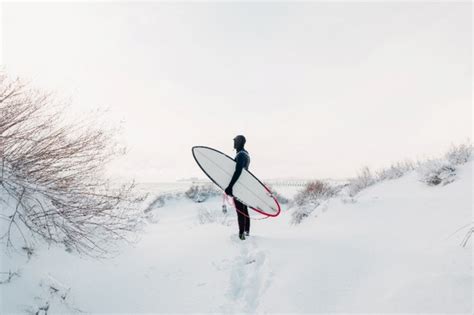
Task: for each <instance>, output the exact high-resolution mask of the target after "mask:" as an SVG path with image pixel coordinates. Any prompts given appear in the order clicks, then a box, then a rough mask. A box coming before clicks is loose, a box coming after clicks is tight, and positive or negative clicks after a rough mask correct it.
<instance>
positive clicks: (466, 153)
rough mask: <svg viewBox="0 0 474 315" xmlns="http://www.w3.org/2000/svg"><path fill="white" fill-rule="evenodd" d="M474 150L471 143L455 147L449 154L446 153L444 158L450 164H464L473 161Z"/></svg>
mask: <svg viewBox="0 0 474 315" xmlns="http://www.w3.org/2000/svg"><path fill="white" fill-rule="evenodd" d="M472 149H473V147H472V143H471V142H468V143H464V144H460V145H453V146H451V148H450V149H449V150H448V152H446V154H445V156H444V157H445V159H446V160H447V161H448V162H449V163H451V164H453V165H459V164H464V163H466V162H468V161H470V160H471V158H472Z"/></svg>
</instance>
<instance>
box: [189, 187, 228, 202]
mask: <svg viewBox="0 0 474 315" xmlns="http://www.w3.org/2000/svg"><path fill="white" fill-rule="evenodd" d="M184 194H185V195H186V197H188V198H189V199H191V200H193V201H194V202H203V201H206V200H207V199H209V198H211V197H215V196H219V195H221V194H222V192H221V191H220V190H217V189H216V188H215V187H214V185H213V184H205V185H196V184H193V185H192V186H191V187H189V189H188V190H187V191H186V192H185V193H184Z"/></svg>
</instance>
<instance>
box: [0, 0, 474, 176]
mask: <svg viewBox="0 0 474 315" xmlns="http://www.w3.org/2000/svg"><path fill="white" fill-rule="evenodd" d="M2 6H3V10H2V11H3V12H2V31H3V33H2V40H1V43H2V48H3V51H2V57H3V60H2V64H4V65H5V67H6V70H7V71H8V72H9V73H10V74H12V75H19V76H21V77H23V78H26V79H30V80H31V81H32V83H33V84H34V85H36V86H40V87H44V88H47V89H50V90H54V91H58V92H59V93H61V94H62V95H64V96H66V97H71V98H72V99H73V106H74V109H75V110H77V111H78V112H79V113H80V112H87V111H89V110H90V109H93V108H109V109H110V111H109V113H108V115H109V116H108V118H109V119H110V121H111V122H116V123H118V122H119V121H121V120H123V121H125V123H124V127H125V129H124V132H123V133H122V136H121V138H120V140H121V141H122V142H123V143H125V144H126V145H127V146H128V148H129V153H128V155H127V156H126V158H123V159H121V160H120V161H118V162H117V163H114V164H113V165H112V166H111V172H112V173H113V174H114V175H117V176H125V177H134V178H136V179H137V180H139V181H168V180H173V179H176V178H182V177H191V176H200V177H202V174H201V171H200V169H199V168H198V167H197V165H195V162H194V160H193V158H192V155H191V147H192V146H193V145H207V146H211V147H215V148H217V149H220V150H222V151H224V152H226V153H227V154H230V155H233V151H232V145H233V142H232V139H233V137H234V136H235V135H236V134H244V135H245V136H246V137H247V149H248V150H249V152H250V154H251V157H252V164H251V170H252V172H253V173H254V174H255V175H257V176H258V177H260V178H276V177H304V178H308V177H310V178H326V177H332V178H337V177H347V176H353V175H355V173H356V172H357V171H358V170H359V169H360V168H361V167H362V166H364V165H368V166H371V167H376V168H377V167H381V166H388V165H389V164H390V163H391V162H395V161H398V160H403V159H405V158H423V157H429V156H433V155H437V154H440V153H442V152H443V151H444V150H446V149H447V148H448V147H449V146H450V144H451V143H459V142H463V141H465V140H466V139H467V138H468V137H471V135H472V119H473V116H472V88H473V86H472V4H471V3H470V2H465V3H449V2H445V3H427V2H421V3H411V2H398V3H390V2H379V3H374V2H372V3H371V2H368V3H357V2H356V3H353V2H346V3H344V2H339V3H330V2H312V3H311V2H307V3H293V4H291V3H278V4H275V3H269V2H266V3H252V2H241V3H237V2H236V3H218V4H216V3H210V2H200V3H177V2H168V3H164V2H161V3H159V2H155V3H153V2H144V3H132V2H130V3H127V2H121V3H93V2H90V3H57V2H56V3H48V4H42V3H34V4H32V3H23V4H21V3H20V4H18V3H7V4H5V3H4V4H3V5H2Z"/></svg>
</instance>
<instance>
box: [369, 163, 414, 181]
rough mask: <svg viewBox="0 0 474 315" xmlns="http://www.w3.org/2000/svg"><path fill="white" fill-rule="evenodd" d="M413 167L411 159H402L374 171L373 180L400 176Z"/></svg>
mask: <svg viewBox="0 0 474 315" xmlns="http://www.w3.org/2000/svg"><path fill="white" fill-rule="evenodd" d="M414 169H415V165H414V163H413V162H411V161H403V162H397V163H395V164H392V166H390V167H389V168H384V169H381V170H379V171H377V172H376V178H375V181H376V182H379V181H383V180H390V179H396V178H400V177H402V176H403V175H405V174H406V173H408V172H410V171H413V170H414Z"/></svg>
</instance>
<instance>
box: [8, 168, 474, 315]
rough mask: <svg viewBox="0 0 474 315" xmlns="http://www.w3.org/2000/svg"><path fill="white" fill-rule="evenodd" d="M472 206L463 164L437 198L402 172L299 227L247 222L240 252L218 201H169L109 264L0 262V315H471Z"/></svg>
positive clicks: (51, 254) (53, 259)
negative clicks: (245, 314) (81, 314)
mask: <svg viewBox="0 0 474 315" xmlns="http://www.w3.org/2000/svg"><path fill="white" fill-rule="evenodd" d="M282 192H283V194H284V191H282ZM472 194H473V188H472V162H469V163H467V164H464V165H460V166H459V167H458V170H457V172H456V178H455V180H454V181H453V182H451V183H449V184H447V185H445V186H434V187H431V186H428V185H426V184H425V183H422V182H420V181H419V179H418V177H417V174H416V173H415V172H410V173H408V174H406V175H404V176H402V177H401V178H398V179H395V180H387V181H383V182H381V183H378V184H375V185H373V186H371V187H368V188H366V189H364V190H362V191H361V192H359V193H358V194H357V195H356V196H355V200H347V199H344V198H334V199H330V200H328V201H327V202H325V203H324V204H323V205H321V206H319V207H318V209H317V210H316V211H314V212H313V213H312V214H311V216H310V217H308V218H306V220H304V221H303V222H302V223H301V224H299V225H292V224H290V222H291V213H292V211H294V210H293V209H284V211H283V212H282V214H281V215H280V216H279V217H277V218H275V219H272V218H270V219H267V220H261V221H252V226H251V236H250V238H248V239H247V240H245V241H240V240H239V239H238V238H237V226H236V225H237V222H236V218H235V213H234V212H233V211H232V210H231V211H230V212H228V213H227V215H224V214H222V212H221V205H222V198H221V197H214V198H211V199H209V200H207V201H206V202H203V203H194V202H192V201H191V200H188V199H185V198H182V199H177V200H168V201H166V203H165V205H164V206H162V207H159V208H155V209H153V210H152V211H151V212H150V215H151V216H152V220H150V223H149V224H148V225H147V227H146V229H145V231H144V232H143V234H142V236H141V239H140V241H139V242H138V243H137V244H135V245H134V246H130V245H128V244H124V245H123V246H122V251H121V253H120V254H119V255H117V256H116V257H114V258H111V259H107V260H100V261H97V260H93V259H91V258H83V257H78V256H77V255H76V254H72V253H68V252H66V251H65V250H64V249H61V248H56V247H52V248H49V249H48V248H46V247H43V248H37V249H36V250H35V253H34V255H33V256H32V257H31V259H30V260H29V261H28V260H27V259H26V258H25V257H23V256H19V255H18V254H15V253H13V254H11V255H5V254H4V252H2V259H1V260H0V263H1V265H0V272H9V271H11V272H18V274H19V275H18V276H13V277H11V281H9V282H6V281H5V283H3V284H0V313H1V314H10V313H25V312H32V313H34V312H37V311H40V314H41V312H44V310H46V309H47V310H48V314H58V313H65V312H67V313H75V312H80V311H82V312H87V313H105V312H107V313H132V312H133V313H140V312H151V313H167V312H180V313H181V312H206V313H208V312H219V313H221V312H252V313H253V312H267V313H276V312H278V313H281V312H290V313H303V312H304V313H317V312H359V313H368V312H381V313H389V312H392V313H393V312H397V313H415V312H416V313H431V312H437V313H466V314H471V313H472V312H473V305H472V296H473V292H472V284H473V276H472V239H471V240H470V241H469V242H468V244H467V246H465V247H462V246H461V245H460V244H461V242H462V240H463V238H464V237H465V235H466V232H467V230H468V229H469V228H470V226H469V224H471V222H472ZM2 275H3V276H4V277H3V278H2V279H3V280H4V279H5V278H7V274H2ZM41 310H43V311H41Z"/></svg>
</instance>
